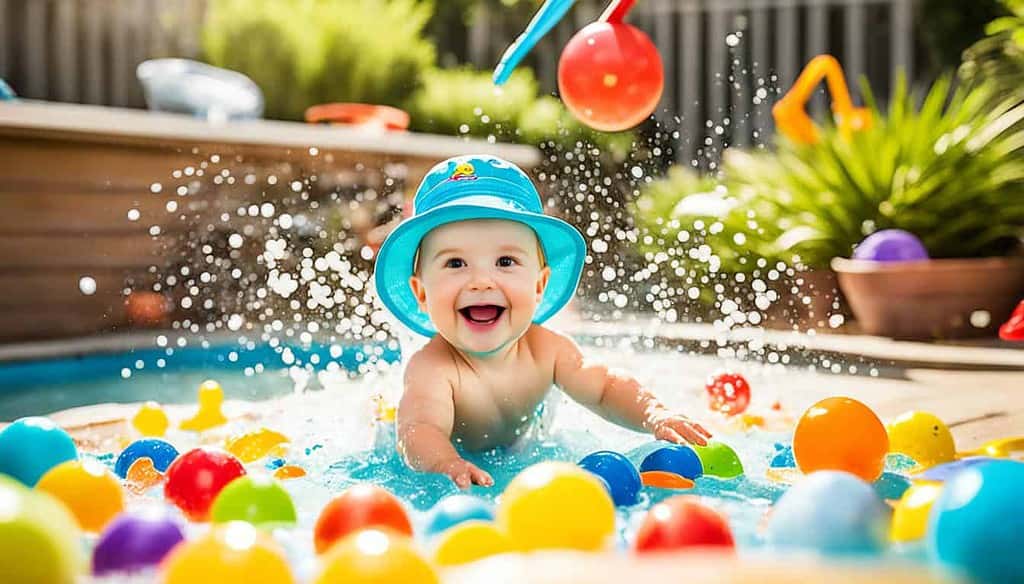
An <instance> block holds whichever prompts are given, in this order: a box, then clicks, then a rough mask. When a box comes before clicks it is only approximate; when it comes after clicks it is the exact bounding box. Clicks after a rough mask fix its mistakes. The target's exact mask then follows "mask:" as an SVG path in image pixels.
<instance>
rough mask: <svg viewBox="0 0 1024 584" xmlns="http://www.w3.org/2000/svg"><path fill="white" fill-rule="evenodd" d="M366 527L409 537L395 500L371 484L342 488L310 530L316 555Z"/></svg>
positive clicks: (402, 510)
mask: <svg viewBox="0 0 1024 584" xmlns="http://www.w3.org/2000/svg"><path fill="white" fill-rule="evenodd" d="M370 527H374V528H378V527H379V528H387V529H390V530H392V531H394V532H396V533H400V534H403V535H408V536H412V523H411V522H410V521H409V515H408V514H407V513H406V511H405V507H403V506H402V502H401V501H399V500H398V498H397V497H395V496H394V495H392V494H391V493H389V492H388V491H386V490H384V489H383V488H381V487H378V486H376V485H371V484H363V485H356V486H354V487H351V488H349V489H346V490H345V491H342V492H341V493H340V494H339V495H338V496H336V497H334V498H333V499H331V501H330V502H328V503H327V505H326V506H325V507H324V508H323V510H322V511H320V517H319V518H317V520H316V526H315V527H314V529H313V543H314V544H315V546H316V552H317V553H318V554H322V553H324V552H325V551H327V548H329V547H331V545H332V544H334V543H335V542H336V541H338V540H340V539H341V538H343V537H345V536H346V535H348V534H350V533H353V532H355V531H357V530H360V529H365V528H370Z"/></svg>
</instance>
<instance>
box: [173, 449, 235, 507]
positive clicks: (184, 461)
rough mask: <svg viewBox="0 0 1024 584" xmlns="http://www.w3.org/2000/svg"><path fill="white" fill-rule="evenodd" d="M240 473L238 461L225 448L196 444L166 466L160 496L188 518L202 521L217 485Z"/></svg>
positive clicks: (218, 487) (221, 484) (230, 479)
mask: <svg viewBox="0 0 1024 584" xmlns="http://www.w3.org/2000/svg"><path fill="white" fill-rule="evenodd" d="M244 474H245V467H243V466H242V463H241V462H239V461H238V459H237V458H235V457H234V456H231V455H230V454H228V453H227V452H221V451H219V450H211V449H206V448H196V449H194V450H190V451H188V452H186V453H185V454H182V455H181V456H179V457H178V458H177V459H175V460H174V462H172V463H171V466H169V467H167V482H166V483H165V484H164V497H166V498H167V500H168V501H170V502H171V503H174V504H175V505H177V507H178V508H179V509H181V510H182V511H183V512H184V513H185V516H186V517H188V518H189V519H191V520H192V521H206V520H207V519H209V517H210V505H212V504H213V500H214V499H215V498H216V497H217V495H218V494H220V491H221V489H223V488H224V487H226V486H227V485H228V483H230V482H231V481H233V480H235V479H237V478H238V477H240V476H242V475H244Z"/></svg>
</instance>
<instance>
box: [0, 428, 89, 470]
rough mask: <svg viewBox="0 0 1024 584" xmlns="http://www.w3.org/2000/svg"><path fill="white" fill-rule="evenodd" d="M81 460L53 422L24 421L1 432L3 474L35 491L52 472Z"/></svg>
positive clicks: (70, 441) (73, 443)
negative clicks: (68, 462)
mask: <svg viewBox="0 0 1024 584" xmlns="http://www.w3.org/2000/svg"><path fill="white" fill-rule="evenodd" d="M76 458H78V449H77V448H76V447H75V442H74V441H73V440H72V439H71V436H69V435H68V433H67V432H65V431H64V430H63V429H62V428H61V427H60V426H58V425H57V424H54V423H53V422H52V421H51V420H50V419H49V418H21V419H19V420H15V421H14V422H12V423H11V425H10V426H7V427H6V428H4V429H3V431H0V474H5V475H7V476H11V477H14V478H16V479H18V480H19V481H21V482H22V484H24V485H26V486H29V487H34V486H35V484H36V483H37V482H38V481H39V478H40V477H42V476H43V475H44V474H46V472H47V471H48V470H50V469H51V468H53V467H55V466H57V465H58V464H60V463H62V462H65V461H68V460H75V459H76Z"/></svg>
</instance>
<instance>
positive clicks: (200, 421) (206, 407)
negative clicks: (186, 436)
mask: <svg viewBox="0 0 1024 584" xmlns="http://www.w3.org/2000/svg"><path fill="white" fill-rule="evenodd" d="M223 403H224V390H223V389H221V387H220V384H219V383H217V382H216V381H213V380H207V381H204V382H203V383H202V385H200V386H199V411H198V412H196V415H194V416H192V417H191V418H189V419H187V420H184V421H183V422H182V423H181V429H182V430H191V431H193V432H202V431H204V430H209V429H210V428H216V427H217V426H223V425H224V424H226V423H227V421H228V419H227V417H226V416H225V415H224V413H223V412H221V411H220V408H221V405H223Z"/></svg>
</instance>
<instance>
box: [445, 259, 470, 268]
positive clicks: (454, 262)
mask: <svg viewBox="0 0 1024 584" xmlns="http://www.w3.org/2000/svg"><path fill="white" fill-rule="evenodd" d="M465 266H466V262H464V261H462V258H449V259H448V261H446V262H445V263H444V267H446V268H463V267H465Z"/></svg>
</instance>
